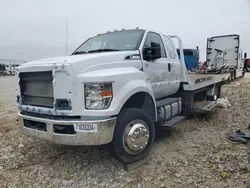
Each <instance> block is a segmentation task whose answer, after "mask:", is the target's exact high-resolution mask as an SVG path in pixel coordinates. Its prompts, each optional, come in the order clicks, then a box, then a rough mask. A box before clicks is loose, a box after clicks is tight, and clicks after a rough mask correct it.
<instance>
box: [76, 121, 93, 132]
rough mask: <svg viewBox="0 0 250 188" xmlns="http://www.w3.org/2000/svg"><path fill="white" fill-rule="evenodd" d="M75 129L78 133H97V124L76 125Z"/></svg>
mask: <svg viewBox="0 0 250 188" xmlns="http://www.w3.org/2000/svg"><path fill="white" fill-rule="evenodd" d="M74 129H75V131H76V132H84V133H96V132H97V125H96V124H88V123H84V124H74Z"/></svg>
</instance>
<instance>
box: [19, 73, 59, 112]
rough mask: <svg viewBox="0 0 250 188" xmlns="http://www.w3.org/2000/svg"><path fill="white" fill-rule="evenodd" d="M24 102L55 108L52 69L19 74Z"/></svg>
mask: <svg viewBox="0 0 250 188" xmlns="http://www.w3.org/2000/svg"><path fill="white" fill-rule="evenodd" d="M19 78H20V82H19V85H20V91H21V99H22V104H25V105H33V106H41V107H48V108H53V103H54V93H53V86H52V81H53V76H52V72H51V71H46V72H25V73H20V74H19Z"/></svg>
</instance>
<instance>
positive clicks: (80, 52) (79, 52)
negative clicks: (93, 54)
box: [72, 51, 87, 55]
mask: <svg viewBox="0 0 250 188" xmlns="http://www.w3.org/2000/svg"><path fill="white" fill-rule="evenodd" d="M86 53H87V52H85V51H76V52H74V53H73V54H72V55H78V54H86Z"/></svg>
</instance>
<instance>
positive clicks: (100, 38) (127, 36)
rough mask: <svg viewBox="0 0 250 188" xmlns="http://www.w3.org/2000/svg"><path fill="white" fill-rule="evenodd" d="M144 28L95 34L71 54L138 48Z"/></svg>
mask: <svg viewBox="0 0 250 188" xmlns="http://www.w3.org/2000/svg"><path fill="white" fill-rule="evenodd" d="M143 33H144V30H125V31H117V32H110V33H105V34H101V35H97V36H95V37H92V38H90V39H88V40H87V41H86V42H84V43H83V44H82V45H81V46H80V47H79V48H78V49H77V50H76V51H75V52H74V53H73V54H81V53H90V52H102V51H103V52H104V51H126V50H136V49H138V47H139V45H140V42H141V39H142V36H143Z"/></svg>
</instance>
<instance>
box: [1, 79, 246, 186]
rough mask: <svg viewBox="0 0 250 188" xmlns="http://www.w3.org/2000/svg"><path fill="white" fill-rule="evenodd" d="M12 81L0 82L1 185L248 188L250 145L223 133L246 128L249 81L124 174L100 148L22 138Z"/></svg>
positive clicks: (157, 144)
mask: <svg viewBox="0 0 250 188" xmlns="http://www.w3.org/2000/svg"><path fill="white" fill-rule="evenodd" d="M14 84H15V82H14V78H13V77H0V106H1V108H0V116H1V120H0V187H25V188H27V187H51V188H52V187H53V188H56V187H84V188H95V187H106V188H113V187H117V188H121V187H127V188H130V187H135V188H138V187H140V188H144V187H145V188H156V187H157V188H158V187H161V188H163V187H171V188H179V187H180V188H183V187H185V188H189V187H199V188H202V187H212V188H216V187H218V188H222V187H232V188H241V187H242V188H243V187H250V165H249V163H248V161H247V145H243V144H239V143H232V142H230V141H229V140H228V139H227V138H226V134H227V133H229V132H232V131H235V130H237V129H246V128H247V127H248V123H249V122H250V121H249V116H250V111H249V105H250V100H249V97H250V94H249V93H250V90H249V89H250V75H246V77H245V78H244V79H241V80H238V81H237V82H234V83H231V84H230V85H226V86H225V87H224V88H223V95H224V96H227V97H228V100H229V101H230V103H231V105H232V107H231V108H229V109H217V110H216V112H214V113H211V114H208V115H206V116H205V117H196V118H193V119H189V120H186V121H185V122H183V123H182V124H181V125H180V126H178V127H177V128H176V129H175V130H174V131H173V132H172V135H171V136H169V137H165V138H161V139H157V140H156V142H155V144H154V147H153V150H152V152H151V154H150V162H149V164H147V165H144V166H141V167H139V168H138V169H135V170H133V171H130V172H127V171H124V170H123V167H122V165H121V164H120V163H118V162H117V161H116V160H115V159H113V158H112V157H111V156H110V155H109V154H108V152H107V148H105V147H100V148H96V147H95V148H94V147H68V146H67V147H66V146H58V145H52V144H50V143H47V142H43V141H39V140H35V139H33V138H27V137H25V136H23V135H22V133H21V129H20V126H19V122H18V121H17V110H16V106H15V96H14Z"/></svg>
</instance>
